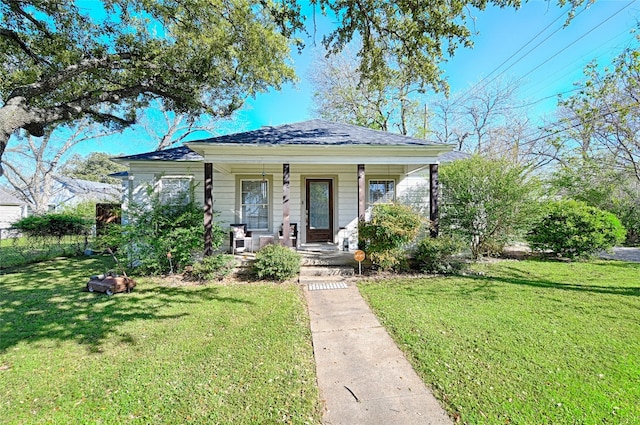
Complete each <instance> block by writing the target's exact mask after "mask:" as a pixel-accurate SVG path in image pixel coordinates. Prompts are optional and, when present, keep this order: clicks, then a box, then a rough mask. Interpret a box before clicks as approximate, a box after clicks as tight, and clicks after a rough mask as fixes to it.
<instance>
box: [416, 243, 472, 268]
mask: <svg viewBox="0 0 640 425" xmlns="http://www.w3.org/2000/svg"><path fill="white" fill-rule="evenodd" d="M464 246H465V244H464V242H463V241H462V240H460V239H459V238H456V237H453V236H449V235H441V236H439V237H437V238H429V237H428V238H424V239H422V240H421V241H420V242H419V243H418V246H417V247H416V253H415V258H416V261H417V263H418V268H419V269H420V271H422V272H424V273H442V274H451V273H457V272H459V271H460V270H462V268H463V267H464V262H463V261H462V259H460V258H459V257H455V254H458V253H460V252H461V251H462V250H463V249H464Z"/></svg>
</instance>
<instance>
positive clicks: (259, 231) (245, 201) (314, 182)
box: [115, 120, 455, 253]
mask: <svg viewBox="0 0 640 425" xmlns="http://www.w3.org/2000/svg"><path fill="white" fill-rule="evenodd" d="M453 148H454V147H453V146H452V145H448V144H441V143H433V142H427V141H425V140H421V139H415V138H411V137H406V136H401V135H397V134H392V133H387V132H383V131H376V130H371V129H367V128H363V127H358V126H353V125H346V124H337V123H332V122H327V121H323V120H311V121H305V122H300V123H295V124H287V125H281V126H277V127H264V128H261V129H259V130H254V131H248V132H243V133H235V134H230V135H225V136H218V137H213V138H209V139H204V140H196V141H191V142H187V143H185V146H182V147H177V148H173V149H167V150H163V151H156V152H149V153H142V154H138V155H131V156H125V157H120V158H116V159H115V160H116V161H117V162H120V163H124V164H126V165H128V167H129V172H128V173H127V175H126V177H124V178H123V186H124V188H125V194H124V202H123V211H125V214H126V210H127V207H128V205H130V204H131V203H132V202H136V203H138V204H139V203H144V202H146V201H147V200H148V198H147V197H148V196H149V195H148V193H149V191H148V190H147V189H146V188H149V187H152V188H154V190H156V191H157V193H159V195H160V198H161V200H162V201H165V202H171V201H172V199H174V198H175V197H176V196H178V194H179V193H185V191H186V192H188V190H187V189H189V188H193V187H197V188H198V189H197V190H196V191H193V192H192V193H193V195H192V196H195V197H196V199H195V200H196V201H198V202H200V203H202V205H204V208H205V229H207V233H206V235H205V253H211V252H212V251H211V239H210V235H211V231H210V229H211V226H210V225H211V223H212V220H213V212H214V210H215V211H216V212H217V213H218V216H217V218H216V220H218V221H221V222H223V223H227V224H229V225H231V224H238V223H239V224H242V225H244V226H245V227H246V229H247V230H248V231H250V232H251V238H252V239H251V242H252V243H253V246H254V247H257V246H261V245H262V244H263V243H266V242H267V241H269V240H273V238H278V237H279V238H281V239H282V242H283V243H284V244H286V245H289V246H291V244H292V243H293V244H294V245H303V246H304V245H305V244H313V243H327V242H328V243H331V244H335V245H337V246H338V247H340V248H341V249H343V248H344V249H350V250H351V249H356V248H357V233H356V232H357V224H358V220H359V219H364V217H365V214H366V211H367V209H368V208H369V207H370V206H371V205H373V204H375V203H377V202H385V201H391V200H394V199H396V197H400V196H404V195H406V194H407V193H408V192H410V190H411V188H412V187H415V186H416V185H419V184H424V183H425V181H426V182H428V183H429V185H428V187H429V188H430V190H428V191H427V193H426V196H423V197H422V199H421V200H420V202H423V203H425V204H426V205H428V206H429V208H428V211H429V217H430V219H431V220H432V221H433V222H434V223H436V224H437V215H438V197H437V193H438V192H437V182H438V164H439V163H440V162H441V160H442V159H443V156H446V155H455V153H454V152H451V151H452V150H453ZM425 174H427V178H426V179H425ZM436 229H437V227H436Z"/></svg>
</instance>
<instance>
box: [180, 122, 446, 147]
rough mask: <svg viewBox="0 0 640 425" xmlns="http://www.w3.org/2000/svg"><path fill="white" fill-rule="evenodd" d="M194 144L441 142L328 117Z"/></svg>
mask: <svg viewBox="0 0 640 425" xmlns="http://www.w3.org/2000/svg"><path fill="white" fill-rule="evenodd" d="M187 143H189V142H187ZM192 143H225V144H226V143H236V144H238V143H239V144H251V145H379V146H429V145H438V144H440V143H437V142H429V141H426V140H422V139H416V138H413V137H407V136H402V135H400V134H394V133H388V132H386V131H379V130H371V129H369V128H365V127H359V126H355V125H349V124H340V123H334V122H329V121H324V120H310V121H303V122H299V123H294V124H285V125H280V126H277V127H263V128H261V129H259V130H253V131H247V132H243V133H235V134H229V135H225V136H217V137H212V138H209V139H203V140H194V141H193V142H192Z"/></svg>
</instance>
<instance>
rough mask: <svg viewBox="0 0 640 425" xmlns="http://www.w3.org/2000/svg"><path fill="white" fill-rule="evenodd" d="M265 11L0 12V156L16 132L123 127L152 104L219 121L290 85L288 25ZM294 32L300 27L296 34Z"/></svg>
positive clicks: (133, 2) (238, 2)
mask: <svg viewBox="0 0 640 425" xmlns="http://www.w3.org/2000/svg"><path fill="white" fill-rule="evenodd" d="M283 7H287V6H282V7H281V6H280V5H278V4H276V3H274V2H270V1H268V2H252V1H246V0H230V1H224V2H222V1H214V2H211V1H208V0H184V1H179V2H172V1H168V2H167V1H161V0H151V1H146V0H102V1H100V2H92V8H90V9H87V8H86V4H83V3H82V2H79V1H72V0H65V1H59V0H39V1H37V2H36V1H34V2H23V1H19V0H5V1H3V2H1V3H0V16H2V22H1V23H0V59H1V62H2V63H3V66H2V67H0V99H1V101H2V103H1V104H2V106H1V107H0V155H1V154H2V153H3V152H4V150H5V147H6V145H7V143H8V140H9V137H10V136H11V135H12V134H13V133H14V132H15V131H16V130H18V129H24V130H26V131H27V132H29V133H30V134H31V135H34V136H42V135H43V134H44V132H45V129H46V128H47V127H49V126H51V125H52V124H56V123H59V122H74V121H76V120H78V119H80V118H83V117H89V118H91V119H92V120H94V121H97V122H101V123H104V124H109V125H112V126H115V127H123V126H126V125H130V124H132V123H133V122H134V120H135V115H136V112H137V111H138V110H139V109H140V108H143V107H145V106H146V105H147V104H148V102H149V101H151V100H153V99H162V101H163V103H164V104H165V105H166V106H167V108H168V109H170V110H173V111H176V112H188V113H191V114H199V113H207V114H209V115H212V116H227V115H229V114H230V113H231V112H233V111H234V110H236V109H237V108H238V107H239V106H240V105H241V104H242V101H243V99H245V98H246V97H247V96H252V95H254V94H256V93H258V92H262V91H265V90H267V89H268V88H270V87H275V88H279V87H280V85H281V84H283V83H284V82H287V81H291V80H293V78H294V72H293V70H292V68H291V66H290V65H289V64H288V63H287V58H288V57H289V39H288V36H289V35H290V34H291V32H290V30H291V27H292V25H293V26H296V25H298V24H297V23H296V22H292V21H291V20H290V18H289V16H288V15H287V14H286V13H285V12H286V10H282V8H283ZM298 26H299V25H298Z"/></svg>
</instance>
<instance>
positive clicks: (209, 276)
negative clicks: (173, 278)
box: [191, 254, 235, 281]
mask: <svg viewBox="0 0 640 425" xmlns="http://www.w3.org/2000/svg"><path fill="white" fill-rule="evenodd" d="M234 266H235V260H234V258H233V256H232V255H227V254H217V255H211V256H209V257H204V258H203V259H202V260H201V261H197V262H195V263H194V264H193V271H192V272H191V276H193V277H194V278H195V279H196V280H200V281H205V280H220V279H223V278H224V277H226V276H228V275H229V274H230V273H231V271H232V270H233V267H234Z"/></svg>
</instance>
